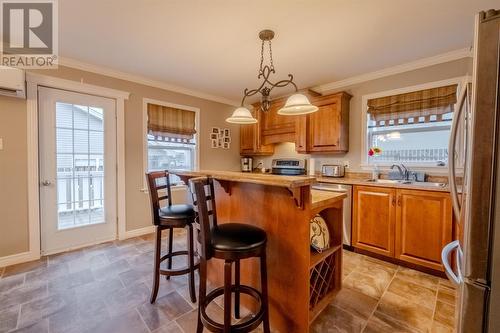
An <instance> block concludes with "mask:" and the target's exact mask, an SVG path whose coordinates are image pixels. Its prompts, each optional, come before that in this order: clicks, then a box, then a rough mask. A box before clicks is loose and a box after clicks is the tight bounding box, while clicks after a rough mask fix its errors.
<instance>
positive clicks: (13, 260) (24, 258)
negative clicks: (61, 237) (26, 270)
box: [0, 251, 40, 267]
mask: <svg viewBox="0 0 500 333" xmlns="http://www.w3.org/2000/svg"><path fill="white" fill-rule="evenodd" d="M38 259H40V253H36V252H29V251H28V252H21V253H16V254H12V255H10V256H5V257H0V267H6V266H11V265H16V264H22V263H23V262H28V261H33V260H38Z"/></svg>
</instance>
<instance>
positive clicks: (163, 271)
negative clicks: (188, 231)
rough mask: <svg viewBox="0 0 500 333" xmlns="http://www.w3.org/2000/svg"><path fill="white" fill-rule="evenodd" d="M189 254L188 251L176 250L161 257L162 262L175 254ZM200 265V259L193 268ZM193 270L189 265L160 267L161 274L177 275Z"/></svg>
mask: <svg viewBox="0 0 500 333" xmlns="http://www.w3.org/2000/svg"><path fill="white" fill-rule="evenodd" d="M187 255H189V253H188V251H175V252H172V253H169V254H165V255H164V256H162V257H161V258H160V263H161V262H163V261H165V260H167V259H169V258H173V257H175V256H187ZM199 266H200V263H199V261H196V262H195V265H194V268H193V269H198V267H199ZM190 271H191V269H189V267H182V268H175V269H174V268H172V269H160V274H161V275H167V276H177V275H184V274H187V273H189V272H190Z"/></svg>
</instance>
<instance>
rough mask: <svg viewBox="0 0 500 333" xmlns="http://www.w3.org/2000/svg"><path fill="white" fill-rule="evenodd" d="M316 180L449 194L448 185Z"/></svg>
mask: <svg viewBox="0 0 500 333" xmlns="http://www.w3.org/2000/svg"><path fill="white" fill-rule="evenodd" d="M316 179H317V181H318V182H320V183H332V184H348V185H363V186H378V187H389V188H401V189H409V190H424V191H434V192H448V193H449V192H450V187H449V186H448V184H446V185H445V186H443V187H439V186H426V185H419V184H418V183H413V184H399V183H377V182H370V181H368V178H366V179H362V178H350V177H344V178H333V177H316ZM459 191H460V189H459Z"/></svg>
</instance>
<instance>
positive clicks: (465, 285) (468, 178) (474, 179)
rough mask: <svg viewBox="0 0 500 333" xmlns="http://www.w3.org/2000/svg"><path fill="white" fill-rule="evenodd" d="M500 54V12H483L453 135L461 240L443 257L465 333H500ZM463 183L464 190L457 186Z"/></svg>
mask: <svg viewBox="0 0 500 333" xmlns="http://www.w3.org/2000/svg"><path fill="white" fill-rule="evenodd" d="M499 49H500V11H496V10H489V11H487V12H481V13H479V14H478V15H477V16H476V26H475V41H474V67H473V77H472V84H465V85H463V86H464V87H466V88H465V89H462V91H461V93H460V97H459V99H458V102H457V104H456V109H455V114H454V119H453V125H452V131H451V136H450V147H449V152H450V157H449V163H448V164H449V167H450V175H449V176H450V178H449V179H450V187H451V196H452V202H453V211H454V215H455V218H456V220H457V221H458V223H457V229H458V240H456V241H454V242H452V243H450V244H448V245H447V246H445V247H444V248H443V252H442V260H443V265H444V266H445V270H446V273H447V275H448V278H449V279H450V280H451V281H452V282H454V283H455V284H456V285H457V289H458V294H459V297H458V299H457V302H458V303H457V331H458V332H464V333H475V332H492V333H496V332H500V145H499V140H500V106H499V105H500V93H499V86H500V81H499V73H500V72H499V71H500V55H499ZM460 146H462V147H464V148H463V149H459V148H460ZM457 152H462V153H457ZM459 160H462V162H463V163H458V162H459ZM461 167H463V170H461ZM460 178H461V179H462V180H461V182H463V184H462V185H460V184H457V183H459V182H458V179H460Z"/></svg>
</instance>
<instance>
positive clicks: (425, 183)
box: [367, 179, 446, 187]
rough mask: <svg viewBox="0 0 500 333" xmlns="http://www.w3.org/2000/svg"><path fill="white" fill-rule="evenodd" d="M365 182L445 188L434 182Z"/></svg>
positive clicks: (442, 184)
mask: <svg viewBox="0 0 500 333" xmlns="http://www.w3.org/2000/svg"><path fill="white" fill-rule="evenodd" d="M367 182H370V183H377V184H402V185H416V186H425V187H445V186H446V184H445V183H434V182H416V181H411V180H395V179H368V180H367Z"/></svg>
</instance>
